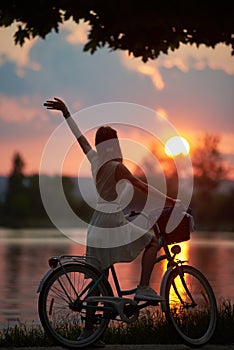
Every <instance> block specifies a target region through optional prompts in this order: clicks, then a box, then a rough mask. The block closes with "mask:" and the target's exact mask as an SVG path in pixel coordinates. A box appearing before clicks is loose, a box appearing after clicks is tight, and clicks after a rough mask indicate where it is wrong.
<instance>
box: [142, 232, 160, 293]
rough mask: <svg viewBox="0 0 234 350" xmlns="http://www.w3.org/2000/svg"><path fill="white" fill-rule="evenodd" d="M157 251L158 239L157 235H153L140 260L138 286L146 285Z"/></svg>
mask: <svg viewBox="0 0 234 350" xmlns="http://www.w3.org/2000/svg"><path fill="white" fill-rule="evenodd" d="M157 251H158V240H157V237H156V236H154V237H153V238H152V240H151V242H150V243H149V245H148V246H147V247H146V248H145V251H144V253H143V256H142V260H141V279H140V286H141V287H144V286H148V285H149V281H150V276H151V273H152V271H153V268H154V263H155V259H156V257H157Z"/></svg>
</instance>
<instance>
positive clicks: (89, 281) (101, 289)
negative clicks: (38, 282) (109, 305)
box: [38, 264, 110, 349]
mask: <svg viewBox="0 0 234 350" xmlns="http://www.w3.org/2000/svg"><path fill="white" fill-rule="evenodd" d="M99 277H100V276H99V275H98V274H97V273H96V272H94V271H93V270H92V269H90V268H88V267H87V266H85V265H81V264H80V265H79V264H68V265H64V266H63V267H59V268H58V269H56V270H55V271H54V273H52V274H51V275H50V276H49V277H48V278H47V280H46V281H45V283H44V285H43V288H42V290H41V292H40V295H39V300H38V311H39V316H40V320H41V323H42V326H43V328H44V329H45V331H46V333H47V334H48V335H50V336H51V337H52V338H53V339H54V340H55V341H56V342H57V343H58V344H59V345H61V346H63V347H66V348H69V349H77V348H82V347H85V346H89V345H91V344H93V343H94V342H96V341H97V340H98V339H99V338H100V337H101V335H102V334H103V332H104V331H105V329H106V328H107V327H108V323H109V320H110V318H109V316H108V312H107V311H105V308H103V304H101V303H92V304H91V303H87V302H85V297H86V296H87V293H89V291H90V289H91V288H92V287H93V286H94V284H95V283H96V284H97V287H96V288H95V290H94V291H93V292H92V294H91V295H99V296H107V295H110V290H109V287H108V286H109V284H108V282H107V281H106V280H105V281H101V282H97V281H98V278H99ZM98 308H99V310H98Z"/></svg>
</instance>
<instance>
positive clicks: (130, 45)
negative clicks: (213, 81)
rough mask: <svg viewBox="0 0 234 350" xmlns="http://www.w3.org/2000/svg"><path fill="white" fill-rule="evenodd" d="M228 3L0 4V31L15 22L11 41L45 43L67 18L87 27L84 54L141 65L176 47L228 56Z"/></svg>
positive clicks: (69, 0)
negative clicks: (129, 56) (111, 55)
mask: <svg viewBox="0 0 234 350" xmlns="http://www.w3.org/2000/svg"><path fill="white" fill-rule="evenodd" d="M233 13H234V2H233V1H229V0H224V1H222V2H221V3H220V2H214V1H211V0H206V1H185V0H177V1H175V0H172V1H164V2H163V1H157V0H147V1H144V2H143V1H134V0H127V1H126V0H112V1H107V0H99V1H93V0H78V1H74V0H66V1H64V0H56V1H55V0H36V1H31V2H29V1H27V0H21V1H16V0H2V1H1V8H0V26H5V27H7V26H9V25H11V24H12V23H13V22H17V24H18V29H17V31H16V33H15V42H16V43H19V44H20V45H23V44H24V42H25V39H27V38H34V37H37V36H39V37H41V38H43V39H44V38H45V37H46V35H47V34H49V33H50V32H51V31H52V30H54V31H55V32H58V31H59V26H60V25H61V24H62V23H63V22H65V21H67V20H69V19H72V20H73V21H75V22H76V23H79V22H80V21H81V20H84V21H85V22H87V23H88V24H89V25H90V31H89V36H88V41H87V43H86V44H85V46H84V50H85V51H90V52H91V53H94V52H95V51H96V50H97V49H98V48H100V47H103V46H107V47H108V48H110V49H111V50H117V49H121V50H125V51H128V52H129V53H133V55H134V56H135V57H141V58H142V60H143V61H144V62H146V61H147V60H148V59H155V58H157V57H158V56H159V54H160V53H161V52H162V53H165V54H167V53H168V51H169V50H172V51H174V50H176V49H178V48H179V46H180V44H181V43H183V44H196V45H197V46H199V45H201V44H204V45H206V46H208V47H212V48H214V47H215V45H217V44H218V43H224V44H226V45H228V46H229V45H230V46H231V47H232V54H234V37H233V34H234V21H233Z"/></svg>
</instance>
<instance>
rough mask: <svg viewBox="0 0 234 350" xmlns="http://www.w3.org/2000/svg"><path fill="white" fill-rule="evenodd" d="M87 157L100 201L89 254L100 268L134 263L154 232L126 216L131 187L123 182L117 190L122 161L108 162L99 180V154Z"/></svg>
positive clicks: (89, 239) (90, 230)
mask: <svg viewBox="0 0 234 350" xmlns="http://www.w3.org/2000/svg"><path fill="white" fill-rule="evenodd" d="M87 157H88V159H89V161H90V163H91V169H92V175H93V179H94V181H95V184H96V188H97V192H98V200H97V205H96V208H95V211H94V214H93V216H92V219H91V221H90V223H89V227H88V232H87V248H86V253H87V256H92V257H95V258H96V259H95V260H96V261H95V266H96V267H97V268H98V269H100V270H104V269H106V268H108V267H110V266H111V265H112V264H114V263H117V262H130V261H132V260H134V259H135V258H136V257H137V256H138V255H139V254H140V252H141V251H142V250H143V249H144V248H145V247H146V246H147V245H148V244H149V243H150V241H151V239H152V237H153V235H154V233H153V232H152V231H150V230H149V231H148V230H146V229H143V228H140V227H138V226H136V225H135V224H133V223H131V222H129V221H128V220H127V219H126V218H125V216H124V213H123V211H122V209H123V205H124V204H123V203H124V202H126V197H127V196H128V195H129V189H131V186H128V184H127V182H126V181H125V182H124V181H123V182H122V183H121V184H120V186H117V187H118V189H117V191H116V180H115V172H116V167H117V166H118V165H119V162H118V161H109V162H108V163H106V164H105V166H103V167H102V169H101V171H100V172H99V173H98V177H97V172H98V168H99V159H98V153H97V152H95V151H94V150H91V151H90V152H89V154H88V155H87ZM96 177H97V181H96ZM118 185H119V184H118ZM130 192H131V191H130ZM124 206H125V205H124ZM90 261H93V260H90Z"/></svg>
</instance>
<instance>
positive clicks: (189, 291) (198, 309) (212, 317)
mask: <svg viewBox="0 0 234 350" xmlns="http://www.w3.org/2000/svg"><path fill="white" fill-rule="evenodd" d="M181 272H182V273H181ZM165 298H166V306H167V308H166V313H165V314H166V318H167V320H168V322H169V323H170V324H171V325H172V326H173V327H174V329H175V330H176V332H177V333H178V334H179V336H180V337H181V338H182V340H183V341H184V342H185V343H187V344H188V345H190V346H193V347H198V346H202V345H204V344H206V343H207V342H208V341H209V340H210V338H211V337H212V336H213V334H214V331H215V327H216V323H217V305H216V299H215V295H214V293H213V290H212V288H211V286H210V284H209V282H208V281H207V279H206V278H205V277H204V275H203V274H202V273H201V272H200V271H198V270H197V269H195V268H193V267H192V266H188V265H183V266H181V267H180V268H179V269H177V268H175V269H174V270H172V272H171V274H170V275H169V278H168V280H167V286H166V295H165Z"/></svg>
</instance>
